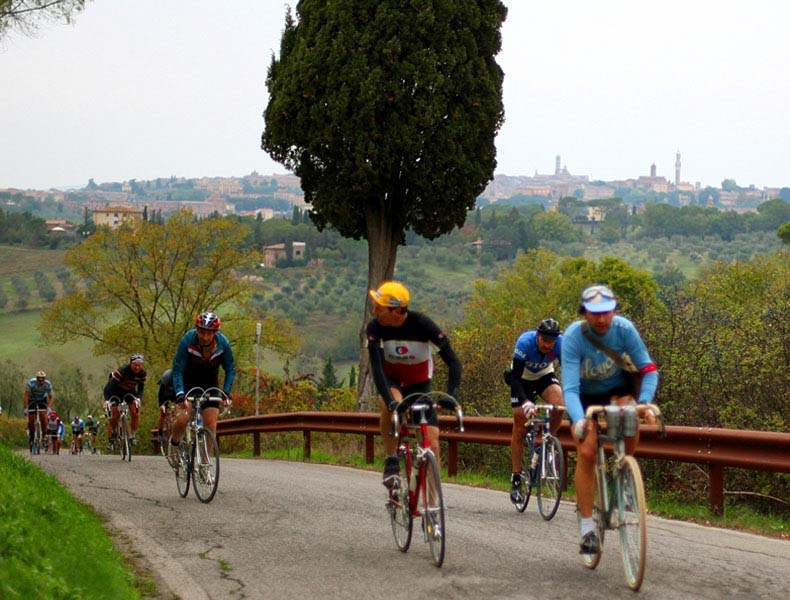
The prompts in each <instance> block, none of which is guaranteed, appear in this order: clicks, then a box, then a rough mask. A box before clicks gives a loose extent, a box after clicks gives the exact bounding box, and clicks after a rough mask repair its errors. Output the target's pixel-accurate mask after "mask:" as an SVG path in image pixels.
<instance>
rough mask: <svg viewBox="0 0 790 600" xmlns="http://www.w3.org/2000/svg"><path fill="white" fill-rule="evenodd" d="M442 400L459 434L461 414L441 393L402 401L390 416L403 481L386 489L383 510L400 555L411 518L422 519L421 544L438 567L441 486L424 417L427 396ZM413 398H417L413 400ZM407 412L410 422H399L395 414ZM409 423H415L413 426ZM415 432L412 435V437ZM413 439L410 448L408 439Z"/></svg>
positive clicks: (442, 543)
mask: <svg viewBox="0 0 790 600" xmlns="http://www.w3.org/2000/svg"><path fill="white" fill-rule="evenodd" d="M437 395H440V396H445V397H446V398H447V399H448V400H449V404H452V406H453V408H454V409H455V412H456V416H457V418H458V422H459V429H460V431H463V412H462V411H461V408H460V406H458V403H457V402H456V401H455V399H452V398H451V397H449V396H447V395H446V394H442V393H441V392H428V393H417V394H412V395H410V396H407V397H406V398H404V399H403V400H402V401H401V403H400V404H399V406H398V408H397V409H396V410H394V411H393V412H392V417H391V430H390V435H392V436H393V437H400V438H401V439H402V442H401V443H400V444H399V446H398V456H399V462H401V464H402V469H403V471H402V472H403V474H404V476H403V477H398V479H397V482H396V483H395V484H394V485H393V486H392V487H390V490H389V499H388V502H387V510H388V511H389V513H390V521H391V524H392V528H393V535H394V536H395V543H396V544H397V546H398V548H399V549H400V550H401V552H406V551H407V550H408V549H409V545H410V543H411V536H412V525H413V522H414V517H421V518H422V529H423V537H424V541H426V542H427V543H428V544H429V546H430V548H431V554H432V556H433V563H434V565H436V566H437V567H441V566H442V563H443V561H444V549H445V538H446V535H445V520H444V500H443V496H442V484H441V477H440V474H439V465H438V460H437V457H436V456H435V454H434V452H433V450H432V449H431V445H430V441H429V439H428V427H429V425H428V419H427V416H426V413H427V412H428V411H429V410H431V409H432V408H433V401H432V398H431V396H437ZM415 398H418V399H416V400H415ZM406 411H410V412H411V416H412V417H413V419H412V420H411V423H410V422H409V421H408V420H404V422H403V423H401V422H400V418H399V413H402V412H406ZM413 421H418V423H417V424H416V425H415V424H413ZM414 432H416V434H415V433H414ZM414 435H416V437H417V443H416V444H411V443H410V442H409V440H408V438H409V436H414ZM421 503H422V508H421V506H420V505H421Z"/></svg>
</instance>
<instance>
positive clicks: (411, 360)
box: [366, 281, 461, 487]
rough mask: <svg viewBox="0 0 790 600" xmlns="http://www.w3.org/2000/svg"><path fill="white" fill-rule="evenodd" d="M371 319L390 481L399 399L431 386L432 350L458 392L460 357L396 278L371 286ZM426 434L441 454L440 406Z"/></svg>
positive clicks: (394, 461) (369, 336)
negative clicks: (392, 417) (392, 425)
mask: <svg viewBox="0 0 790 600" xmlns="http://www.w3.org/2000/svg"><path fill="white" fill-rule="evenodd" d="M370 297H371V299H372V300H373V319H371V320H370V322H369V323H368V325H367V330H366V334H367V346H368V355H369V356H370V370H371V374H372V375H373V382H374V383H375V384H376V390H377V391H378V393H379V399H380V406H381V421H380V423H381V436H382V438H383V439H384V447H385V449H386V452H387V458H386V460H385V463H384V481H383V483H384V485H385V486H388V487H389V485H391V484H392V483H393V482H394V480H395V478H396V477H397V476H398V457H397V454H396V453H397V439H396V438H394V437H391V436H390V435H389V430H390V413H391V411H393V410H395V408H396V407H397V406H398V404H399V403H400V401H401V400H402V399H403V398H405V397H406V396H408V395H410V394H413V393H420V392H429V391H431V379H432V377H433V352H432V348H431V346H432V345H433V346H436V347H437V348H438V349H439V356H440V357H441V358H442V360H443V361H444V362H445V363H446V364H447V368H448V371H449V375H448V382H447V393H448V394H449V395H450V396H452V397H453V398H456V399H457V397H458V387H459V386H460V385H461V362H460V361H459V360H458V357H457V356H456V354H455V352H454V351H453V349H452V347H451V346H450V340H449V339H448V338H447V335H445V333H444V332H443V331H442V330H441V329H440V328H439V326H438V325H437V324H436V323H434V322H433V321H432V320H431V319H429V318H428V317H427V316H425V315H424V314H422V313H419V312H416V311H413V310H412V311H410V310H409V309H408V306H409V299H410V295H409V290H408V289H407V288H406V286H405V285H403V284H402V283H398V282H397V281H386V282H384V283H382V284H381V286H379V288H378V289H375V290H370ZM428 423H429V427H428V439H429V441H430V444H431V448H432V449H433V452H434V454H435V455H436V458H437V460H438V459H439V427H438V425H439V419H438V417H437V415H436V409H435V408H434V409H432V410H431V413H430V415H428Z"/></svg>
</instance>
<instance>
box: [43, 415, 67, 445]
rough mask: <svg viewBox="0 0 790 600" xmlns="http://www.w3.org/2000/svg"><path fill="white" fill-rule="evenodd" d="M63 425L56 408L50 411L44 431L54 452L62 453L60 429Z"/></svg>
mask: <svg viewBox="0 0 790 600" xmlns="http://www.w3.org/2000/svg"><path fill="white" fill-rule="evenodd" d="M62 427H63V423H62V422H61V420H60V418H59V417H58V413H56V412H55V411H54V410H51V411H49V414H48V415H47V426H46V428H45V429H44V432H45V435H46V436H47V442H48V443H49V450H50V452H52V454H60V440H61V437H60V430H61V428H62Z"/></svg>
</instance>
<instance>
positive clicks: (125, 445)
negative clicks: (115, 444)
mask: <svg viewBox="0 0 790 600" xmlns="http://www.w3.org/2000/svg"><path fill="white" fill-rule="evenodd" d="M121 460H129V461H130V462H131V460H132V445H131V444H130V443H129V421H128V419H127V418H126V416H123V417H121Z"/></svg>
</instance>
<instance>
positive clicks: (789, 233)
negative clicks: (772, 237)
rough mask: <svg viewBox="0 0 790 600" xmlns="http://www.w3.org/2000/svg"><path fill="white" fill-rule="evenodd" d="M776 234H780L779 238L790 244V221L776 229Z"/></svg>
mask: <svg viewBox="0 0 790 600" xmlns="http://www.w3.org/2000/svg"><path fill="white" fill-rule="evenodd" d="M776 235H778V236H779V239H780V240H782V242H784V243H785V244H790V221H788V222H787V223H784V224H782V225H780V226H779V229H777V231H776Z"/></svg>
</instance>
